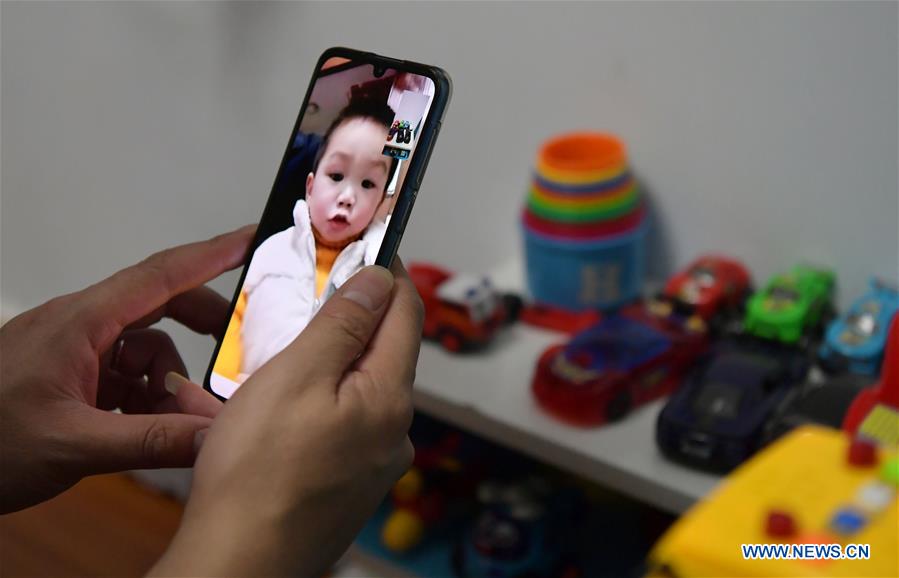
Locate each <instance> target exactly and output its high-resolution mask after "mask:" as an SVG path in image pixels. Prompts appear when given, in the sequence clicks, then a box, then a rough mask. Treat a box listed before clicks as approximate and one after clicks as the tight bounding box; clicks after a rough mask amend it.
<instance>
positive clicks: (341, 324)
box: [275, 266, 393, 385]
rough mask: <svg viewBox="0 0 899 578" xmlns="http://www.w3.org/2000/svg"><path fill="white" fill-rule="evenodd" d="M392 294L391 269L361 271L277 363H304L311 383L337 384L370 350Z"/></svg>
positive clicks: (344, 285)
mask: <svg viewBox="0 0 899 578" xmlns="http://www.w3.org/2000/svg"><path fill="white" fill-rule="evenodd" d="M392 291H393V275H392V274H391V273H390V271H388V270H387V269H385V268H383V267H379V266H370V267H365V268H364V269H362V270H360V271H359V272H358V273H356V274H355V275H353V276H352V277H351V278H350V279H349V280H348V281H347V282H346V283H344V284H343V286H342V287H341V288H340V289H339V290H338V291H337V293H335V294H334V295H333V296H331V298H330V299H328V301H327V302H326V303H325V304H324V305H323V306H322V308H321V309H320V310H319V312H318V313H317V314H316V316H315V317H313V319H312V321H310V322H309V325H308V326H306V329H304V330H303V332H302V333H300V335H299V337H297V339H296V340H294V342H293V343H292V344H291V345H290V346H288V347H287V348H286V349H285V350H284V351H283V352H282V353H281V354H280V355H278V356H277V357H276V358H275V359H276V360H277V361H276V363H277V364H279V365H280V364H281V363H285V362H286V363H290V364H295V363H302V364H303V366H304V367H303V370H304V371H303V373H304V377H306V378H308V381H307V383H329V384H332V385H333V384H334V383H337V382H338V381H339V380H340V379H341V378H342V377H343V374H344V373H346V370H347V368H349V366H350V365H351V364H352V363H353V362H354V361H355V360H356V359H357V358H358V357H359V356H360V355H362V353H363V352H364V351H365V349H366V348H367V347H368V342H369V341H370V340H371V338H372V336H373V335H374V333H375V330H376V329H377V328H378V325H379V324H380V323H381V318H382V317H384V313H385V312H386V311H387V305H388V303H389V301H390V295H391V293H392ZM310 361H314V363H310Z"/></svg>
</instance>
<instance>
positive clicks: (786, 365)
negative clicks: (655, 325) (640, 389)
mask: <svg viewBox="0 0 899 578" xmlns="http://www.w3.org/2000/svg"><path fill="white" fill-rule="evenodd" d="M808 368H809V361H808V358H807V356H806V354H804V353H803V352H802V351H801V350H799V349H793V348H783V347H781V348H778V347H776V344H771V345H765V344H760V343H755V344H752V345H747V344H737V343H729V344H724V345H722V346H720V347H719V349H718V350H716V352H715V353H714V354H713V355H711V356H710V357H709V358H707V359H706V360H705V361H704V362H703V363H701V364H700V365H699V366H698V367H697V368H696V369H695V370H694V371H693V372H692V373H691V374H690V376H689V377H687V380H686V382H685V383H684V385H683V386H682V387H681V388H680V389H679V390H678V391H677V392H675V393H674V395H672V397H671V399H670V400H669V402H668V404H667V405H666V406H665V407H664V409H663V410H662V412H661V413H660V414H659V418H658V423H657V424H656V443H657V444H658V446H659V448H660V449H661V450H662V452H663V453H664V454H665V455H666V456H667V457H669V458H671V459H673V460H675V461H679V462H682V463H685V464H687V465H691V466H696V467H699V468H701V469H706V470H712V471H718V472H726V471H729V470H731V469H733V468H734V467H736V466H737V465H739V464H740V463H742V462H743V461H744V460H746V459H747V458H748V457H749V456H751V455H752V454H753V453H754V452H755V451H756V450H757V449H758V448H759V447H760V445H761V439H762V433H763V430H764V427H765V424H766V423H767V421H768V419H769V418H770V416H771V415H772V413H773V412H774V410H775V409H776V408H777V407H778V406H779V405H780V404H781V403H782V402H783V399H784V397H786V395H787V394H788V393H789V392H790V390H791V389H792V388H793V387H795V386H796V385H797V384H799V383H801V382H802V381H803V380H804V378H805V375H806V373H807V372H808Z"/></svg>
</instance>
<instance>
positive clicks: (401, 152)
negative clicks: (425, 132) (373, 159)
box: [382, 120, 413, 160]
mask: <svg viewBox="0 0 899 578" xmlns="http://www.w3.org/2000/svg"><path fill="white" fill-rule="evenodd" d="M412 140H413V135H412V126H411V124H410V123H409V121H408V120H395V121H393V124H392V125H391V126H390V130H388V132H387V144H385V145H384V150H383V151H382V152H383V153H384V154H385V155H388V156H391V157H394V158H397V159H400V160H404V159H408V158H409V155H410V154H411V153H412Z"/></svg>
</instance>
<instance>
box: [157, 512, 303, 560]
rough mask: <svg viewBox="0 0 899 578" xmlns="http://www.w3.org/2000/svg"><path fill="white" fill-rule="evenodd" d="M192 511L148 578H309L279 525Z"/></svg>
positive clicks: (299, 557) (184, 519) (220, 513)
mask: <svg viewBox="0 0 899 578" xmlns="http://www.w3.org/2000/svg"><path fill="white" fill-rule="evenodd" d="M189 510H190V509H189V508H188V511H186V512H185V516H184V518H183V519H182V522H181V526H180V527H179V528H178V532H177V533H176V534H175V537H174V538H173V539H172V542H171V544H169V547H168V548H167V549H166V552H165V554H163V556H162V557H161V558H160V559H159V560H158V561H157V562H156V564H155V565H154V566H153V568H152V569H151V570H150V572H149V573H148V576H260V575H265V576H287V575H292V576H296V575H301V576H303V575H305V574H304V572H305V570H304V569H303V568H302V557H301V554H300V553H299V552H297V551H296V549H295V548H291V547H290V544H289V543H288V542H287V541H286V540H285V539H284V537H285V536H284V533H283V532H279V531H278V527H279V525H278V524H277V523H276V522H273V523H271V524H260V523H257V522H255V521H254V520H252V519H250V518H251V516H235V515H234V513H230V512H227V509H226V508H221V509H217V510H216V512H215V514H214V515H212V516H208V515H204V516H202V517H201V516H197V515H193V513H191V512H190V511H189Z"/></svg>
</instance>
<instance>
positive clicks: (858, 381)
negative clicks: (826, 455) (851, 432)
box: [762, 373, 871, 445]
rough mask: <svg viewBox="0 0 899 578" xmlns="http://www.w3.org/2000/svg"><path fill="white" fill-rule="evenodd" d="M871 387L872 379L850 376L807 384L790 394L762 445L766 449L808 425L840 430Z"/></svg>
mask: <svg viewBox="0 0 899 578" xmlns="http://www.w3.org/2000/svg"><path fill="white" fill-rule="evenodd" d="M870 385H871V382H870V378H863V377H861V376H859V375H855V374H851V373H844V374H841V375H838V376H833V377H831V378H830V379H828V380H827V381H826V382H824V383H813V382H811V381H806V383H805V384H804V385H803V386H802V387H797V388H794V389H793V390H791V391H790V393H789V394H787V397H786V398H785V399H784V401H783V403H781V405H780V407H779V408H777V410H776V411H775V412H774V415H773V416H771V419H769V420H768V423H767V424H765V431H764V434H763V435H762V438H763V439H762V444H763V445H767V444H769V443H771V442H773V441H774V440H776V439H777V438H779V437H781V436H783V435H784V434H786V433H788V432H790V431H791V430H793V429H796V428H797V427H799V426H801V425H806V424H809V425H822V426H827V427H832V428H834V429H840V427H841V426H842V424H843V420H844V419H845V418H846V412H848V411H849V406H850V405H851V404H852V400H854V399H855V398H856V397H857V396H858V394H859V393H861V391H862V390H863V389H864V388H865V387H868V386H870Z"/></svg>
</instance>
